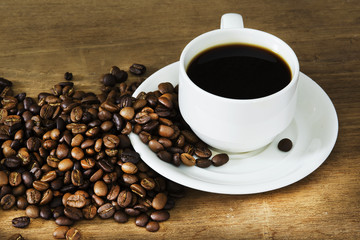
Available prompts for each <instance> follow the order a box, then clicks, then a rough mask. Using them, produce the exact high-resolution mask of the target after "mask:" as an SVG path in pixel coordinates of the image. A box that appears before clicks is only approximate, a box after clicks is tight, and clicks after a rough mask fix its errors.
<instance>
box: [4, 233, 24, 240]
mask: <svg viewBox="0 0 360 240" xmlns="http://www.w3.org/2000/svg"><path fill="white" fill-rule="evenodd" d="M8 240H25V238H24V237H23V236H21V234H19V233H17V234H14V235H11V236H10V238H8Z"/></svg>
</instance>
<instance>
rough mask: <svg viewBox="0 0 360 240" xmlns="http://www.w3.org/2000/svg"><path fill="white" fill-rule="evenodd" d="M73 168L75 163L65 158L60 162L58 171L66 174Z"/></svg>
mask: <svg viewBox="0 0 360 240" xmlns="http://www.w3.org/2000/svg"><path fill="white" fill-rule="evenodd" d="M73 166H74V163H73V161H72V160H71V159H70V158H65V159H63V160H61V161H60V162H59V165H58V169H59V170H60V171H62V172H66V171H69V170H70V169H72V167H73Z"/></svg>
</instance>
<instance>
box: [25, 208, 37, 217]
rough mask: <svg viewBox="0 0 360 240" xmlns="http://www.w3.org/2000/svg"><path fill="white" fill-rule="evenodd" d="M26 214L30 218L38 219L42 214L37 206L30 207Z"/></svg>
mask: <svg viewBox="0 0 360 240" xmlns="http://www.w3.org/2000/svg"><path fill="white" fill-rule="evenodd" d="M25 214H26V216H28V217H30V218H38V217H39V214H40V209H39V207H38V206H36V205H29V206H28V207H27V208H26V210H25Z"/></svg>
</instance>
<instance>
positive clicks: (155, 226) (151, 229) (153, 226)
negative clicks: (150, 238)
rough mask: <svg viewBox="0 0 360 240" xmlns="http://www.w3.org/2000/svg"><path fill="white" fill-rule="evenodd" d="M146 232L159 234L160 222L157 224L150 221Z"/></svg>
mask: <svg viewBox="0 0 360 240" xmlns="http://www.w3.org/2000/svg"><path fill="white" fill-rule="evenodd" d="M145 228H146V230H147V231H149V232H157V231H159V229H160V225H159V223H158V222H155V221H149V222H148V223H147V224H146V227H145Z"/></svg>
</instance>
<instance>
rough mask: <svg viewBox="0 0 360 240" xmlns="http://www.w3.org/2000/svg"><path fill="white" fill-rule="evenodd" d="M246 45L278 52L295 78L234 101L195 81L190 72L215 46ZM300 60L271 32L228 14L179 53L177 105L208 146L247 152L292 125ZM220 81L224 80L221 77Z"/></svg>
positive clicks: (233, 14)
mask: <svg viewBox="0 0 360 240" xmlns="http://www.w3.org/2000/svg"><path fill="white" fill-rule="evenodd" d="M234 43H244V44H251V45H255V46H261V47H263V48H266V49H268V50H271V51H272V52H274V53H276V54H277V55H280V56H281V57H282V59H283V60H284V61H285V62H286V63H287V64H288V66H289V68H290V71H291V76H292V79H291V81H290V83H289V84H288V85H287V86H286V87H285V88H283V89H282V90H280V91H278V92H276V93H274V94H271V95H269V96H265V97H261V98H256V99H230V98H225V97H221V96H217V95H214V94H211V93H209V92H206V91H205V90H203V89H201V88H199V87H198V86H197V85H195V84H194V83H193V82H192V81H191V79H190V78H189V77H188V75H187V73H186V70H187V67H188V64H189V63H190V61H191V60H192V59H193V58H194V57H195V56H197V54H199V53H200V52H202V51H203V50H205V49H208V48H210V47H213V46H217V45H224V44H234ZM298 78H299V61H298V59H297V57H296V55H295V53H294V51H293V50H292V49H291V48H290V47H289V46H288V45H287V44H286V43H285V42H284V41H282V40H281V39H279V38H277V37H275V36H274V35H271V34H269V33H266V32H263V31H259V30H254V29H249V28H244V25H243V20H242V17H241V15H239V14H235V13H228V14H225V15H223V16H222V18H221V28H220V29H217V30H214V31H210V32H207V33H204V34H202V35H200V36H198V37H196V38H195V39H193V40H192V41H191V42H190V43H188V44H187V45H186V47H185V48H184V50H183V51H182V53H181V56H180V66H179V107H180V112H181V114H182V116H183V118H184V120H185V121H186V122H187V123H188V124H189V126H190V127H191V129H192V130H193V131H194V132H195V134H196V135H197V136H198V137H199V138H200V139H201V140H202V141H204V142H205V143H207V144H209V145H210V146H212V147H214V148H216V149H219V150H222V151H228V152H248V151H253V150H256V149H259V148H261V147H264V146H266V145H268V144H269V143H271V142H272V141H273V140H274V138H275V137H276V136H277V135H278V134H280V133H281V132H282V131H284V130H285V129H286V128H287V127H288V126H289V124H290V123H291V121H292V119H293V117H294V114H295V109H296V100H297V83H298ZM220 82H221V81H220Z"/></svg>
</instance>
